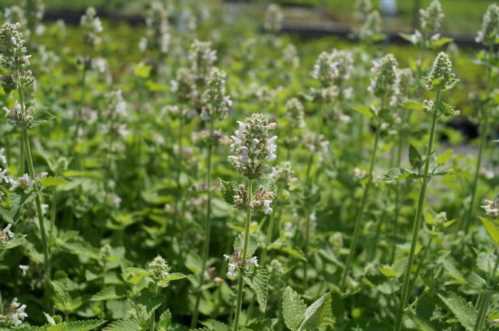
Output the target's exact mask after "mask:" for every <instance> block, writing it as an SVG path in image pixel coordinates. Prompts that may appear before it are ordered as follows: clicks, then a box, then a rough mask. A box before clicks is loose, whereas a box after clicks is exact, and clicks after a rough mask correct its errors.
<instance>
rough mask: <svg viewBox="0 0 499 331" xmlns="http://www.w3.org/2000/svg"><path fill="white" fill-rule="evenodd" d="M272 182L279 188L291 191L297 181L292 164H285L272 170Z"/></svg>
mask: <svg viewBox="0 0 499 331" xmlns="http://www.w3.org/2000/svg"><path fill="white" fill-rule="evenodd" d="M270 180H271V181H272V183H273V184H275V185H277V186H278V187H283V188H286V189H290V188H291V187H292V186H293V185H294V184H295V183H296V182H297V181H298V178H296V176H295V173H294V171H293V168H292V167H291V163H290V162H283V163H281V164H279V165H278V166H276V167H273V168H272V172H271V173H270Z"/></svg>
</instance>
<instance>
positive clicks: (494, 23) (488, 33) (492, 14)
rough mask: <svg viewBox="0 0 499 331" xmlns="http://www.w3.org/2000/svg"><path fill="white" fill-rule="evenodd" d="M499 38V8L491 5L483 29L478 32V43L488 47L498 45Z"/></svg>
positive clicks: (484, 19) (485, 16) (484, 18)
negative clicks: (498, 39)
mask: <svg viewBox="0 0 499 331" xmlns="http://www.w3.org/2000/svg"><path fill="white" fill-rule="evenodd" d="M498 37H499V6H498V5H497V4H495V3H494V4H491V5H490V6H489V8H487V11H486V12H485V15H484V16H483V22H482V29H481V30H480V31H479V32H478V35H477V37H476V41H477V42H479V43H483V44H484V45H487V46H493V45H495V44H496V43H497V38H498Z"/></svg>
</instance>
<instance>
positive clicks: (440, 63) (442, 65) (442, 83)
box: [426, 52, 458, 91]
mask: <svg viewBox="0 0 499 331" xmlns="http://www.w3.org/2000/svg"><path fill="white" fill-rule="evenodd" d="M457 82H458V79H457V78H456V74H455V73H454V69H453V67H452V62H451V60H450V58H449V56H448V55H447V54H446V53H444V52H440V53H439V54H438V55H437V57H436V58H435V61H434V62H433V66H432V68H431V71H430V74H429V75H428V78H427V80H426V88H427V89H428V90H432V91H433V90H450V89H452V88H453V87H454V86H455V85H456V83H457Z"/></svg>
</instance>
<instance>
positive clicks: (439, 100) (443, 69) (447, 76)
mask: <svg viewBox="0 0 499 331" xmlns="http://www.w3.org/2000/svg"><path fill="white" fill-rule="evenodd" d="M457 82H458V79H457V78H456V75H455V73H454V69H453V67H452V62H451V60H450V58H449V56H448V55H447V54H446V53H443V52H441V53H439V54H438V56H437V57H436V58H435V61H434V62H433V67H432V69H431V71H430V74H429V75H428V77H427V80H426V88H427V89H428V91H431V92H433V93H434V94H435V98H434V100H433V101H431V100H427V101H426V106H427V111H428V112H429V113H430V114H431V115H432V120H431V128H430V136H429V140H428V146H427V148H426V154H425V157H424V160H423V165H422V178H421V180H422V183H421V188H420V191H419V197H418V202H417V207H416V215H415V218H414V222H413V224H412V239H411V248H410V252H409V258H408V262H407V267H406V268H405V272H404V276H403V281H402V287H401V297H400V306H399V307H400V309H399V313H398V315H397V320H396V324H395V327H394V330H396V331H400V330H402V327H403V317H404V312H405V309H406V307H407V303H408V300H409V297H410V294H411V293H412V286H413V285H412V284H413V283H414V282H413V281H412V280H411V270H412V267H413V264H414V259H415V252H416V245H417V243H418V234H419V230H420V229H421V225H422V219H423V212H424V202H425V197H426V190H427V187H428V182H429V181H430V179H431V176H432V174H431V173H430V165H431V161H432V158H433V153H434V141H435V135H436V130H437V123H438V119H439V118H440V117H442V116H444V115H452V114H453V113H454V110H453V108H452V107H451V106H450V105H449V104H447V103H445V101H444V100H445V93H446V92H448V91H450V90H452V89H453V88H454V87H455V85H456V84H457Z"/></svg>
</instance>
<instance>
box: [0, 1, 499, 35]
mask: <svg viewBox="0 0 499 331" xmlns="http://www.w3.org/2000/svg"><path fill="white" fill-rule="evenodd" d="M18 1H19V0H1V1H0V9H3V8H5V7H7V6H10V5H12V4H15V3H16V2H18ZM183 1H184V2H185V1H189V0H165V2H169V3H181V2H183ZM197 1H207V0H197ZM430 1H431V0H397V1H396V2H397V11H398V13H397V15H396V16H393V17H389V18H387V19H386V24H387V26H388V27H389V28H390V30H392V29H393V30H398V31H410V30H412V24H413V20H414V12H415V10H416V11H417V8H421V7H425V6H427V5H428V4H429V3H430ZM45 2H46V4H47V9H48V10H82V9H84V8H86V7H88V6H94V7H96V8H98V9H100V10H105V11H120V12H121V13H125V14H140V12H141V11H142V8H143V7H144V4H145V3H147V0H46V1H45ZM228 2H238V3H245V4H254V5H264V6H265V5H267V4H269V3H278V4H281V5H283V6H288V5H289V6H302V7H304V8H310V9H320V10H321V11H322V12H323V13H324V14H326V17H324V15H323V16H322V18H323V19H331V20H333V21H335V22H341V23H345V24H352V23H354V20H355V19H354V15H353V13H354V10H353V7H354V3H355V1H353V0H231V1H228ZM373 2H374V3H375V4H378V3H379V2H380V1H373ZM441 2H442V5H443V7H444V11H445V13H446V16H447V17H449V18H451V19H447V20H445V24H444V31H446V32H448V33H455V34H474V33H475V31H476V30H478V28H479V26H480V22H481V19H482V15H483V13H484V12H485V10H486V8H487V7H488V5H490V4H491V3H494V2H496V1H494V0H442V1H441ZM303 19H304V20H307V19H311V17H310V16H308V17H307V16H303ZM313 19H314V20H316V19H317V17H314V18H313Z"/></svg>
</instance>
